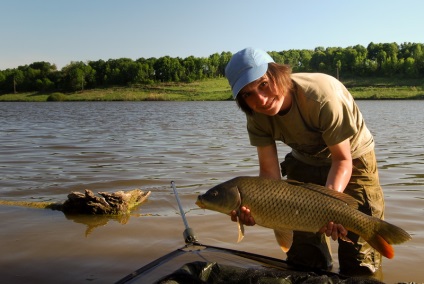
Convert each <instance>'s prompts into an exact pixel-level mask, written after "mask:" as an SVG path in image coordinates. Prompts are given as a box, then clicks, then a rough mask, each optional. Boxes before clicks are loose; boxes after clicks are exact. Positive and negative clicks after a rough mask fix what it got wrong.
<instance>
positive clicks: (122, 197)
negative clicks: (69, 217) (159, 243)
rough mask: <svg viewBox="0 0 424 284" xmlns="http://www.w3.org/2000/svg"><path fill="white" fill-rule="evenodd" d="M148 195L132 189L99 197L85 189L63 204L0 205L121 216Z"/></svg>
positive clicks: (101, 194) (19, 202) (0, 203)
mask: <svg viewBox="0 0 424 284" xmlns="http://www.w3.org/2000/svg"><path fill="white" fill-rule="evenodd" d="M150 193H151V192H150V191H147V192H144V191H142V190H140V189H133V190H130V191H122V190H121V191H117V192H112V193H109V192H99V193H98V194H99V196H96V195H94V193H93V192H92V191H91V190H89V189H86V190H85V193H81V192H71V193H70V194H69V195H68V199H67V200H66V201H65V202H64V203H51V202H37V201H34V202H29V201H3V200H0V205H11V206H24V207H31V208H47V209H52V210H60V211H63V213H65V214H89V215H123V214H128V213H130V211H131V210H132V209H134V207H136V206H138V205H140V204H141V203H143V202H144V201H145V200H146V199H147V198H148V197H149V196H150Z"/></svg>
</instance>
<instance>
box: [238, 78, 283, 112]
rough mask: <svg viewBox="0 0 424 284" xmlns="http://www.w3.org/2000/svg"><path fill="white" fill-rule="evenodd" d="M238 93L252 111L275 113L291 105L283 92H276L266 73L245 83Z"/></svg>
mask: <svg viewBox="0 0 424 284" xmlns="http://www.w3.org/2000/svg"><path fill="white" fill-rule="evenodd" d="M238 95H239V96H242V98H243V99H244V101H245V102H246V104H247V105H248V106H249V107H250V108H251V109H252V110H253V111H254V112H257V113H263V114H266V115H269V116H273V115H276V114H277V113H279V112H280V111H282V110H284V109H286V108H288V107H289V106H290V105H291V103H290V100H289V99H287V98H286V96H285V95H284V94H282V93H280V92H278V89H277V87H276V86H275V84H274V83H273V82H272V81H271V80H270V79H269V77H268V76H267V74H265V75H264V76H262V77H261V78H259V79H257V80H256V81H253V82H252V83H249V84H247V85H246V86H245V87H244V88H243V89H241V91H240V93H239V94H238Z"/></svg>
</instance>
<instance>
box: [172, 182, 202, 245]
mask: <svg viewBox="0 0 424 284" xmlns="http://www.w3.org/2000/svg"><path fill="white" fill-rule="evenodd" d="M171 187H172V189H173V190H174V194H175V199H176V200H177V203H178V208H179V209H180V213H181V217H182V218H183V222H184V226H185V230H184V233H183V236H184V241H185V242H186V244H189V243H191V244H192V243H194V242H197V239H196V236H195V235H194V231H193V229H191V228H190V227H189V226H188V223H187V219H186V216H185V213H184V210H183V207H182V206H181V201H180V198H179V197H178V192H177V188H176V187H175V183H174V181H171Z"/></svg>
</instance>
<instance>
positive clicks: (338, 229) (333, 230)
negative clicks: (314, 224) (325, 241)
mask: <svg viewBox="0 0 424 284" xmlns="http://www.w3.org/2000/svg"><path fill="white" fill-rule="evenodd" d="M319 233H321V234H324V233H325V235H326V236H327V237H331V238H332V239H333V240H334V241H335V240H337V239H342V240H343V241H346V242H352V241H351V240H350V239H349V238H348V237H347V230H346V229H345V228H344V227H343V225H341V224H334V222H328V224H327V225H325V226H324V227H322V228H321V229H320V230H319Z"/></svg>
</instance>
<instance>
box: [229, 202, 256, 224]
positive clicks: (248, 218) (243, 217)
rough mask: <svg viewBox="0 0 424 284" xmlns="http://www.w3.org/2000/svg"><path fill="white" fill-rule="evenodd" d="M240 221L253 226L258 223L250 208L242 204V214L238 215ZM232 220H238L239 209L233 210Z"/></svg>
mask: <svg viewBox="0 0 424 284" xmlns="http://www.w3.org/2000/svg"><path fill="white" fill-rule="evenodd" d="M238 217H239V219H240V222H241V223H242V224H244V225H246V226H253V225H255V224H256V222H255V219H253V217H252V215H250V209H248V208H246V207H245V206H242V207H241V208H240V216H238ZM231 221H233V222H237V221H238V220H237V211H235V210H233V211H231Z"/></svg>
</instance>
